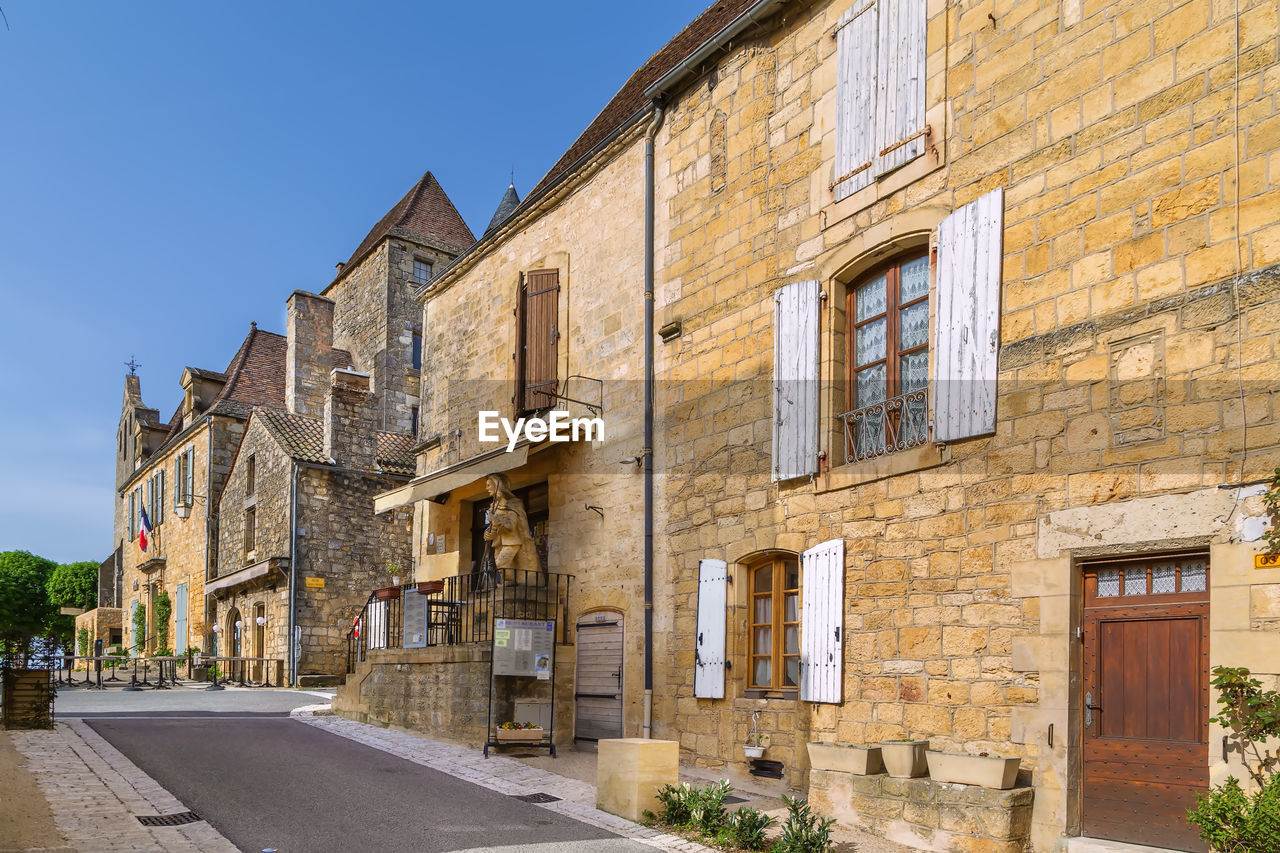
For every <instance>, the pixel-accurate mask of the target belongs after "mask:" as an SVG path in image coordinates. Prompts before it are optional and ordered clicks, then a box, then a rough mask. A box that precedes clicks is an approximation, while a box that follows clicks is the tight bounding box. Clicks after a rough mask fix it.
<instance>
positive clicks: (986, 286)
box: [933, 189, 1004, 442]
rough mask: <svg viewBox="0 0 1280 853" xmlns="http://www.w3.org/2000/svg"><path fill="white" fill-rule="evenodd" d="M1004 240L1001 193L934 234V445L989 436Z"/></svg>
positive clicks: (988, 196)
mask: <svg viewBox="0 0 1280 853" xmlns="http://www.w3.org/2000/svg"><path fill="white" fill-rule="evenodd" d="M1003 237H1004V190H1003V189H996V190H993V191H992V192H989V193H987V194H986V195H984V196H982V197H981V198H979V199H977V200H975V201H972V202H970V203H969V204H966V205H965V206H964V207H961V208H959V209H958V210H956V212H955V213H953V214H951V215H950V216H948V217H947V218H946V219H944V220H943V221H942V224H941V225H940V226H938V295H937V303H938V306H937V312H936V321H935V322H936V326H935V328H934V338H935V340H936V342H937V343H936V346H935V355H934V391H933V408H934V440H935V441H940V442H942V441H956V440H958V439H962V438H969V437H971V436H977V435H988V434H990V433H993V432H995V429H996V374H997V370H998V366H999V365H998V355H999V342H1000V283H1001V268H1002V265H1003V261H1004V248H1003V246H1004V243H1003Z"/></svg>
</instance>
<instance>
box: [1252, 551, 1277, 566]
mask: <svg viewBox="0 0 1280 853" xmlns="http://www.w3.org/2000/svg"><path fill="white" fill-rule="evenodd" d="M1253 567H1254V568H1255V569H1280V554H1254V555H1253Z"/></svg>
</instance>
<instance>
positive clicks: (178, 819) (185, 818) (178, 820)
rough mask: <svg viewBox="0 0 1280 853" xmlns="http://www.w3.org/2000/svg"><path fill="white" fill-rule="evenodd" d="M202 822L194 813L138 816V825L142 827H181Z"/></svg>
mask: <svg viewBox="0 0 1280 853" xmlns="http://www.w3.org/2000/svg"><path fill="white" fill-rule="evenodd" d="M198 820H203V818H201V817H200V815H198V814H196V813H195V812H178V813H177V814H154V815H138V823H140V824H142V825H143V826H182V825H183V824H188V823H195V822H196V821H198Z"/></svg>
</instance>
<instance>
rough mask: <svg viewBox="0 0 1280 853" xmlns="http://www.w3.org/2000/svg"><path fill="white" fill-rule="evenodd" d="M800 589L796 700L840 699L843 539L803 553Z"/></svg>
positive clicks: (842, 641) (842, 628)
mask: <svg viewBox="0 0 1280 853" xmlns="http://www.w3.org/2000/svg"><path fill="white" fill-rule="evenodd" d="M801 585H802V586H801V591H800V599H801V601H800V608H801V609H800V700H801V701H802V702H832V703H839V702H841V701H843V698H844V695H843V687H842V682H841V672H842V670H843V664H844V637H843V636H842V634H843V632H844V540H843V539H832V540H830V541H828V542H823V543H821V544H820V545H815V546H813V547H812V548H810V549H809V550H808V551H805V552H804V555H803V577H802V578H801Z"/></svg>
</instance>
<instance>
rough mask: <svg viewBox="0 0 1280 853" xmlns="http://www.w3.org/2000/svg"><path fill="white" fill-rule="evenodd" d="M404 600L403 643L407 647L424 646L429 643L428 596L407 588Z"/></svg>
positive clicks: (416, 647)
mask: <svg viewBox="0 0 1280 853" xmlns="http://www.w3.org/2000/svg"><path fill="white" fill-rule="evenodd" d="M402 600H403V607H402V609H401V612H402V613H404V620H403V624H402V627H403V629H404V633H403V634H402V635H401V636H402V637H404V643H403V645H404V647H405V648H406V649H420V648H423V647H424V646H426V644H427V600H428V599H427V596H425V595H419V594H418V593H417V592H409V591H408V590H406V591H405V594H404V597H403V599H402Z"/></svg>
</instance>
